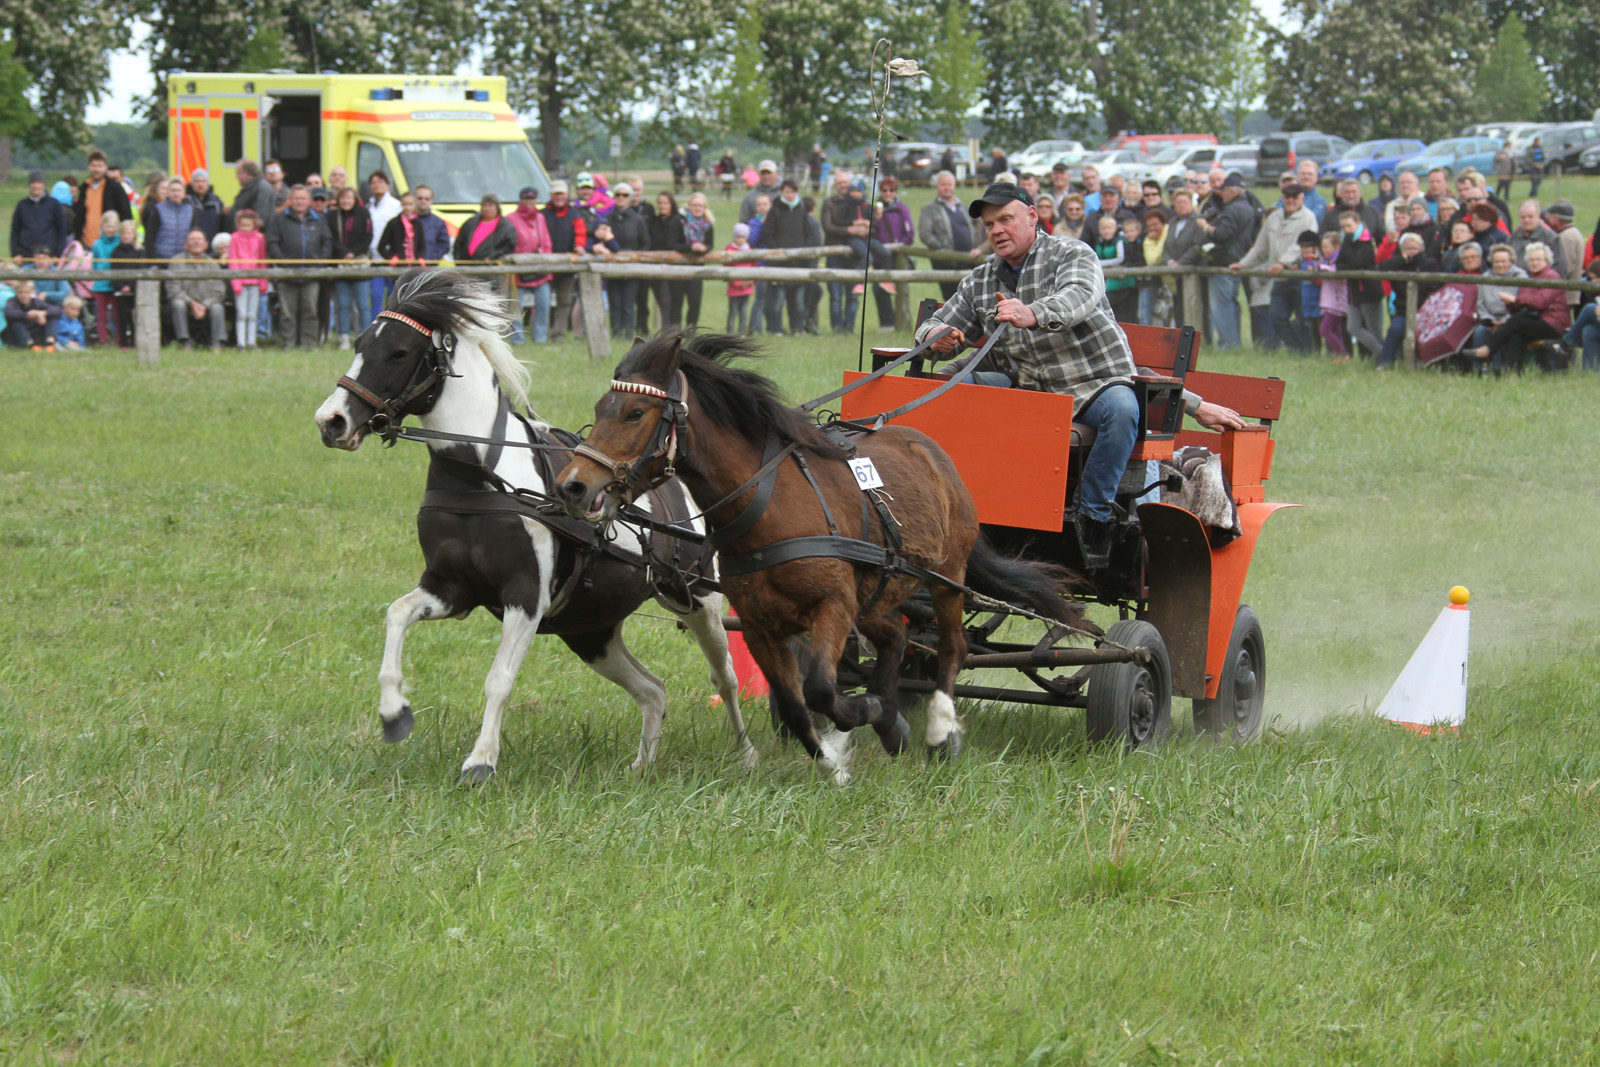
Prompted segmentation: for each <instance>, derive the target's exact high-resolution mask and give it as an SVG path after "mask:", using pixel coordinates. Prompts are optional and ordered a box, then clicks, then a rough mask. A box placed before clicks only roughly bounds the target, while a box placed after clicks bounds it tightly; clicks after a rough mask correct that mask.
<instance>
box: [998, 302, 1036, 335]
mask: <svg viewBox="0 0 1600 1067" xmlns="http://www.w3.org/2000/svg"><path fill="white" fill-rule="evenodd" d="M997 295H998V296H999V298H1000V310H999V312H998V313H997V314H996V315H995V317H994V321H996V322H1009V323H1010V324H1011V325H1013V326H1020V327H1022V328H1023V329H1024V330H1029V329H1032V328H1033V327H1035V326H1037V325H1039V317H1038V316H1037V315H1035V314H1034V313H1033V309H1032V308H1030V307H1028V305H1027V304H1024V303H1023V302H1022V301H1020V300H1018V299H1017V298H1016V297H1014V296H1006V295H1004V294H997Z"/></svg>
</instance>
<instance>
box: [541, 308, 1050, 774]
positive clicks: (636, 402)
mask: <svg viewBox="0 0 1600 1067" xmlns="http://www.w3.org/2000/svg"><path fill="white" fill-rule="evenodd" d="M757 354H758V353H757V350H756V349H755V348H754V347H753V345H752V343H751V342H749V341H747V340H745V339H743V338H739V337H730V336H724V335H719V334H701V333H690V332H679V331H675V330H674V331H668V332H664V333H662V334H659V335H657V336H656V337H654V338H651V339H650V340H641V341H639V342H637V343H636V344H635V345H634V347H633V349H632V350H631V351H630V352H629V353H628V355H627V356H626V357H624V358H623V360H622V362H621V363H620V364H619V365H618V367H617V370H616V375H615V379H616V380H615V381H613V383H612V385H613V387H612V388H611V389H610V390H609V391H607V392H606V394H605V395H604V396H602V397H601V398H600V400H599V402H598V403H597V404H596V405H595V420H594V430H593V432H592V433H590V435H589V437H588V439H587V440H586V441H585V447H583V448H581V449H580V450H579V454H578V455H577V456H576V457H575V458H574V459H573V461H572V462H571V463H570V464H568V465H567V467H566V469H564V470H563V471H562V472H561V473H560V474H559V475H557V476H556V483H557V485H558V487H559V488H558V492H559V494H560V496H561V499H562V503H563V505H564V506H565V508H566V509H567V511H568V513H569V514H572V515H574V516H577V517H581V518H585V519H588V520H589V521H591V522H595V523H604V522H606V521H608V520H609V519H611V518H612V516H614V515H615V514H616V512H617V510H618V508H620V507H621V506H622V505H624V504H627V503H630V502H631V501H632V500H633V498H634V497H635V496H636V495H638V494H639V493H641V492H643V491H644V489H645V488H647V487H648V486H649V485H650V484H651V483H652V482H653V481H655V480H657V479H660V478H662V477H665V476H666V475H667V473H668V471H669V469H675V472H676V474H677V476H678V477H679V478H680V479H681V480H682V481H683V483H684V485H685V486H686V487H687V488H688V489H689V491H690V493H691V494H692V495H693V496H694V498H695V499H696V500H698V501H700V502H701V503H702V504H703V505H704V504H710V510H709V512H708V513H707V515H706V519H707V525H708V526H709V527H710V528H711V529H712V531H713V543H714V544H718V547H719V552H720V554H721V563H722V567H721V574H722V584H723V590H724V592H725V593H726V594H727V597H728V599H729V601H730V602H731V603H732V605H733V607H734V609H735V610H736V611H737V612H738V613H739V618H740V620H741V622H742V626H743V631H744V636H745V640H746V642H747V643H748V644H749V647H750V652H751V654H752V655H753V656H754V657H755V660H756V662H757V664H759V665H760V667H761V669H762V671H763V672H764V673H765V674H766V677H767V681H768V684H769V685H770V687H771V692H772V696H771V699H772V701H773V711H774V720H775V721H776V722H780V723H781V724H782V726H783V727H784V728H786V729H787V730H788V731H789V732H791V733H792V734H793V735H794V736H795V737H797V738H799V740H800V742H801V744H803V745H804V746H805V748H806V751H807V752H808V753H809V754H810V755H811V756H812V758H813V759H815V760H816V761H817V764H818V766H819V769H821V770H822V771H824V772H825V773H826V772H832V774H833V775H834V778H835V780H836V781H837V782H839V783H840V784H844V783H846V782H848V781H849V779H850V774H849V768H848V763H849V739H848V735H847V734H845V733H840V732H839V731H840V730H843V731H848V730H851V729H854V728H855V727H858V726H865V725H870V726H872V727H873V728H874V730H875V731H876V732H877V734H878V737H879V740H880V741H881V742H882V743H883V746H884V748H885V750H887V751H888V752H889V753H891V754H898V753H900V752H901V751H903V750H904V748H905V747H906V744H907V742H908V740H909V738H910V732H911V728H910V725H909V724H908V723H907V721H906V718H905V716H904V715H903V714H902V713H901V711H900V708H899V704H898V701H897V699H896V686H897V683H898V680H899V673H900V663H901V660H902V658H903V657H904V655H905V651H906V644H907V637H906V624H905V620H904V618H903V617H902V615H901V612H900V610H899V605H900V604H901V602H902V601H904V600H905V599H907V598H908V597H910V596H911V595H912V594H913V593H914V592H915V591H916V590H917V588H918V587H919V586H925V587H926V588H927V590H928V593H929V596H930V597H931V598H932V604H933V611H934V614H935V618H936V620H937V622H938V629H939V648H938V672H937V673H938V677H937V679H936V685H937V690H936V692H934V694H933V695H932V696H931V697H930V699H929V702H928V721H927V730H926V735H925V736H926V741H927V744H928V746H929V747H930V748H931V749H932V750H933V751H934V752H936V753H938V752H943V753H946V754H950V755H953V754H954V753H955V752H957V751H958V750H959V748H960V743H961V740H960V724H959V722H958V721H957V718H956V711H955V702H954V700H953V690H954V687H955V682H956V675H957V673H958V672H959V671H960V670H961V667H962V665H963V663H964V661H965V659H966V652H967V640H966V634H965V631H964V629H963V621H962V616H963V593H962V592H961V590H960V589H959V588H957V587H959V586H961V585H962V584H964V583H971V585H972V588H973V589H974V590H976V591H977V592H980V593H983V594H984V595H986V596H992V597H995V598H997V599H1003V600H1008V601H1010V602H1012V603H1020V604H1024V605H1027V606H1028V607H1030V608H1032V609H1033V610H1034V611H1036V612H1038V613H1040V614H1042V615H1045V616H1047V617H1049V618H1051V619H1056V620H1059V621H1061V622H1064V623H1068V624H1070V625H1081V608H1080V606H1079V605H1077V604H1074V603H1072V602H1071V601H1069V600H1067V599H1066V598H1065V597H1064V595H1063V594H1064V593H1065V591H1066V589H1067V587H1068V585H1069V584H1070V583H1071V582H1072V581H1073V580H1074V578H1075V576H1074V575H1072V574H1070V572H1067V571H1065V570H1063V569H1061V568H1058V567H1055V566H1052V565H1049V564H1042V563H1032V562H1026V561H1022V560H1015V559H1008V558H1005V557H1002V556H1000V555H999V554H998V553H997V552H995V551H994V549H993V548H991V547H990V546H989V544H988V542H987V541H986V540H984V539H983V537H982V535H981V533H980V531H979V527H978V515H977V509H976V507H975V505H974V504H973V501H972V496H971V494H970V493H969V492H968V491H967V487H966V486H965V484H963V482H962V480H961V476H960V474H958V473H957V472H956V468H955V465H954V464H953V463H952V462H951V460H950V457H949V456H948V455H946V454H945V452H944V450H943V449H942V448H940V447H939V445H938V444H937V443H936V442H934V441H933V440H932V439H931V438H929V437H928V436H926V435H925V434H922V433H920V432H919V431H917V430H913V429H910V428H908V427H903V426H894V425H889V426H886V427H884V428H883V429H881V430H879V431H877V432H876V433H870V434H862V435H859V436H856V437H854V438H852V442H853V444H854V445H855V448H856V449H857V453H858V456H859V457H862V458H866V459H870V460H871V461H872V465H873V466H874V467H875V468H876V472H877V474H878V476H879V477H880V478H881V479H882V483H883V488H882V491H881V497H882V500H881V503H882V509H881V510H880V508H879V506H878V505H877V504H876V503H873V504H872V505H871V506H869V505H868V501H867V500H866V499H864V498H865V497H867V496H868V494H867V493H865V492H864V491H863V490H862V488H860V486H859V485H858V482H857V477H856V476H855V474H853V473H852V469H851V467H850V466H849V465H848V464H847V463H846V462H845V460H846V454H845V452H844V451H842V450H841V448H840V446H839V444H837V443H836V442H835V440H833V439H832V438H831V437H830V436H829V435H828V434H825V433H824V432H823V431H822V430H820V429H819V428H818V427H817V426H816V425H814V424H813V423H812V422H810V421H809V420H808V419H807V418H806V417H805V416H804V415H803V414H801V413H800V412H799V411H797V410H796V409H794V408H792V407H790V406H789V405H788V404H787V403H786V402H785V401H784V399H783V398H782V397H781V396H780V394H779V391H778V388H777V386H776V385H775V384H774V383H773V382H772V381H771V380H769V379H767V378H764V377H762V376H760V375H758V374H755V373H753V372H751V371H748V370H744V369H739V368H735V367H732V366H729V363H730V362H731V361H732V360H735V359H737V358H740V357H749V356H754V355H757ZM784 449H788V452H787V454H785V455H782V457H781V458H778V457H779V454H780V453H781V452H783V450H784ZM773 459H776V462H775V464H774V463H769V462H767V461H769V460H773ZM764 467H767V468H768V469H770V470H772V471H773V472H775V473H774V475H773V476H772V477H771V478H769V479H761V478H759V477H758V476H759V475H760V474H761V472H762V470H763V468H764ZM808 473H809V479H814V482H815V488H813V485H812V484H811V482H810V481H809V480H808ZM763 480H765V481H768V482H770V499H768V500H767V501H766V502H765V504H764V506H763V505H762V503H761V502H760V500H759V497H760V496H761V495H763V493H764V490H763V488H762V486H761V484H760V483H761V482H762V481H763ZM752 501H755V502H756V503H755V506H754V507H751V505H752ZM711 502H715V503H711ZM747 508H748V509H749V510H748V511H747ZM885 513H892V516H893V520H894V522H895V525H896V526H897V527H898V530H897V533H898V539H899V545H898V549H897V552H896V553H895V554H896V555H898V556H899V557H901V558H903V559H904V560H906V561H908V562H910V563H911V564H914V565H916V566H918V567H921V568H925V569H926V570H927V571H931V572H932V573H933V574H935V575H939V576H942V577H943V578H944V579H946V580H947V581H948V582H949V583H953V585H954V587H953V586H952V585H947V584H943V583H941V582H939V581H937V580H927V579H925V578H923V577H921V576H918V575H917V574H914V573H907V572H905V571H903V570H895V569H892V568H891V569H889V570H887V571H886V570H885V568H883V567H879V566H873V565H871V564H870V563H862V562H851V561H850V560H847V559H843V558H839V557H838V556H836V555H804V556H803V557H802V558H792V559H789V560H788V561H786V562H780V563H778V564H777V565H772V566H768V565H766V562H764V558H765V559H770V558H771V556H772V554H775V553H777V551H778V550H777V546H778V544H779V543H780V542H785V541H790V540H792V539H795V538H828V537H830V536H832V535H833V534H834V532H835V531H836V533H837V536H838V537H840V538H846V539H853V540H855V541H858V542H859V541H866V542H871V543H872V544H874V545H880V546H881V545H892V544H893V542H894V537H895V534H888V536H887V539H886V530H885V523H884V515H885ZM752 519H753V521H752ZM720 542H726V543H720ZM809 544H815V542H813V543H809ZM741 563H742V564H744V565H743V566H741V565H740V564H741ZM854 629H859V631H860V633H861V634H862V635H863V636H864V637H865V638H866V639H867V640H868V641H870V642H871V643H872V646H873V649H874V651H875V652H876V654H877V663H876V667H875V668H874V670H873V673H872V676H871V678H870V679H869V681H868V685H867V694H866V695H865V696H841V695H840V694H839V693H838V691H837V689H836V687H835V681H836V675H837V669H838V663H839V658H840V656H841V654H842V653H843V652H844V650H845V644H846V641H847V640H848V638H849V637H850V635H851V632H852V630H854ZM797 638H798V639H801V641H800V642H796V641H795V639H797ZM796 644H800V645H802V647H804V648H806V650H807V651H809V661H810V663H809V666H808V667H807V668H806V669H805V671H804V675H803V677H802V671H801V667H800V663H799V660H798V659H797V654H796V647H795V646H796ZM808 712H814V713H816V714H817V715H818V716H820V717H821V718H823V719H825V720H827V721H829V722H831V723H832V724H833V726H834V727H837V728H838V729H837V730H836V729H832V728H830V729H829V730H828V731H827V733H825V734H819V733H818V731H817V730H816V728H815V726H814V724H813V719H812V715H811V714H809V713H808Z"/></svg>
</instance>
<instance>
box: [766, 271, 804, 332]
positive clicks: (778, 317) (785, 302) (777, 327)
mask: <svg viewBox="0 0 1600 1067" xmlns="http://www.w3.org/2000/svg"><path fill="white" fill-rule="evenodd" d="M758 284H759V283H758ZM785 306H787V307H788V309H789V332H790V333H792V334H799V333H803V332H804V331H805V325H806V285H805V283H804V282H768V283H767V332H768V333H772V334H782V333H783V309H784V307H785Z"/></svg>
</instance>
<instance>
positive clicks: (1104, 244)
mask: <svg viewBox="0 0 1600 1067" xmlns="http://www.w3.org/2000/svg"><path fill="white" fill-rule="evenodd" d="M1136 225H1137V224H1136ZM1099 228H1100V232H1099V233H1098V234H1096V235H1095V243H1094V252H1095V255H1097V256H1099V257H1100V267H1101V269H1102V270H1104V269H1105V268H1106V267H1120V266H1122V265H1123V263H1125V262H1126V261H1127V258H1128V243H1127V242H1126V241H1125V240H1123V238H1122V235H1121V234H1120V233H1118V232H1117V220H1116V217H1115V216H1113V215H1101V216H1100V227H1099ZM1106 299H1107V300H1109V301H1110V302H1111V313H1112V315H1113V316H1114V317H1115V318H1116V320H1117V321H1118V322H1138V321H1139V282H1138V279H1136V278H1107V279H1106Z"/></svg>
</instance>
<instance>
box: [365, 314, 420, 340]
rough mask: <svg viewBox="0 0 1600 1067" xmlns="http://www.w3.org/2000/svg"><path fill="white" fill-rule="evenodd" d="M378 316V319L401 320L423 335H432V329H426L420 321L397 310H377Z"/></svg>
mask: <svg viewBox="0 0 1600 1067" xmlns="http://www.w3.org/2000/svg"><path fill="white" fill-rule="evenodd" d="M378 318H380V319H393V320H395V321H396V322H403V323H405V324H406V325H407V326H409V327H411V328H412V329H413V330H416V331H417V332H418V333H420V334H422V335H423V336H424V337H430V338H431V337H432V336H433V331H432V330H430V329H428V328H427V327H426V326H424V325H422V323H420V322H418V321H417V320H416V319H414V318H412V317H411V316H409V315H402V314H400V312H398V311H380V312H378Z"/></svg>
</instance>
